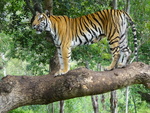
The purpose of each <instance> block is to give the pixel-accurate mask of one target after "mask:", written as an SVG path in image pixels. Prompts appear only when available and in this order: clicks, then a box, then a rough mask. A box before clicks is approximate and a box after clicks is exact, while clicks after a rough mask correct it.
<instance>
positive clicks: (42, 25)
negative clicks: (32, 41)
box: [32, 12, 49, 34]
mask: <svg viewBox="0 0 150 113" xmlns="http://www.w3.org/2000/svg"><path fill="white" fill-rule="evenodd" d="M48 22H49V21H48V16H47V15H46V14H45V13H39V12H36V15H35V17H34V20H33V22H32V28H33V29H35V30H36V33H37V34H41V33H42V31H45V30H47V31H49V28H48V24H49V23H48Z"/></svg>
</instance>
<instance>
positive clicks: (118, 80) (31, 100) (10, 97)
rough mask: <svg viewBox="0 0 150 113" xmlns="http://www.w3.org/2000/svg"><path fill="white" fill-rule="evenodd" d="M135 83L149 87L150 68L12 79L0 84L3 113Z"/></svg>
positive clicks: (138, 66) (141, 65)
mask: <svg viewBox="0 0 150 113" xmlns="http://www.w3.org/2000/svg"><path fill="white" fill-rule="evenodd" d="M132 84H144V85H145V86H148V88H150V85H149V84H150V66H149V65H147V64H144V63H141V62H138V63H137V62H135V63H132V64H130V65H128V66H127V67H126V68H122V69H114V70H112V71H104V72H95V71H91V70H88V69H85V68H80V69H76V70H72V71H69V72H68V73H67V74H65V75H62V76H58V77H54V76H53V75H51V74H49V75H43V76H11V75H8V76H6V77H4V78H3V79H2V80H1V81H0V113H7V112H8V111H10V110H12V109H15V108H17V107H20V106H24V105H35V104H48V103H52V102H56V101H60V100H66V99H71V98H75V97H82V96H88V95H96V94H102V93H105V92H109V91H113V90H116V89H120V88H123V87H126V86H129V85H132Z"/></svg>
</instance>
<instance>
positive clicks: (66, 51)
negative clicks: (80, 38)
mask: <svg viewBox="0 0 150 113" xmlns="http://www.w3.org/2000/svg"><path fill="white" fill-rule="evenodd" d="M57 51H58V57H59V64H60V69H59V71H58V72H56V73H55V76H58V75H63V74H65V73H67V72H68V71H69V70H70V63H69V62H70V59H71V48H68V47H63V48H62V47H61V48H59V49H57Z"/></svg>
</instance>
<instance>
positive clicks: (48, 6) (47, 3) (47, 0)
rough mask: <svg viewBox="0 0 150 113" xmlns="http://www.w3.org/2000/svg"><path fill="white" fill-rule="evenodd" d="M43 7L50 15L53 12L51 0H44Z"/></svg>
mask: <svg viewBox="0 0 150 113" xmlns="http://www.w3.org/2000/svg"><path fill="white" fill-rule="evenodd" d="M44 6H45V9H46V10H48V11H49V13H50V15H52V14H53V0H44Z"/></svg>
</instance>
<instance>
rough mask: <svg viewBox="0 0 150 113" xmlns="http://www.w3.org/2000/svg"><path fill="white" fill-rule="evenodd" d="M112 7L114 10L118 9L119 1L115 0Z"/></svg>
mask: <svg viewBox="0 0 150 113" xmlns="http://www.w3.org/2000/svg"><path fill="white" fill-rule="evenodd" d="M112 5H113V9H117V0H113V3H112Z"/></svg>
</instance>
